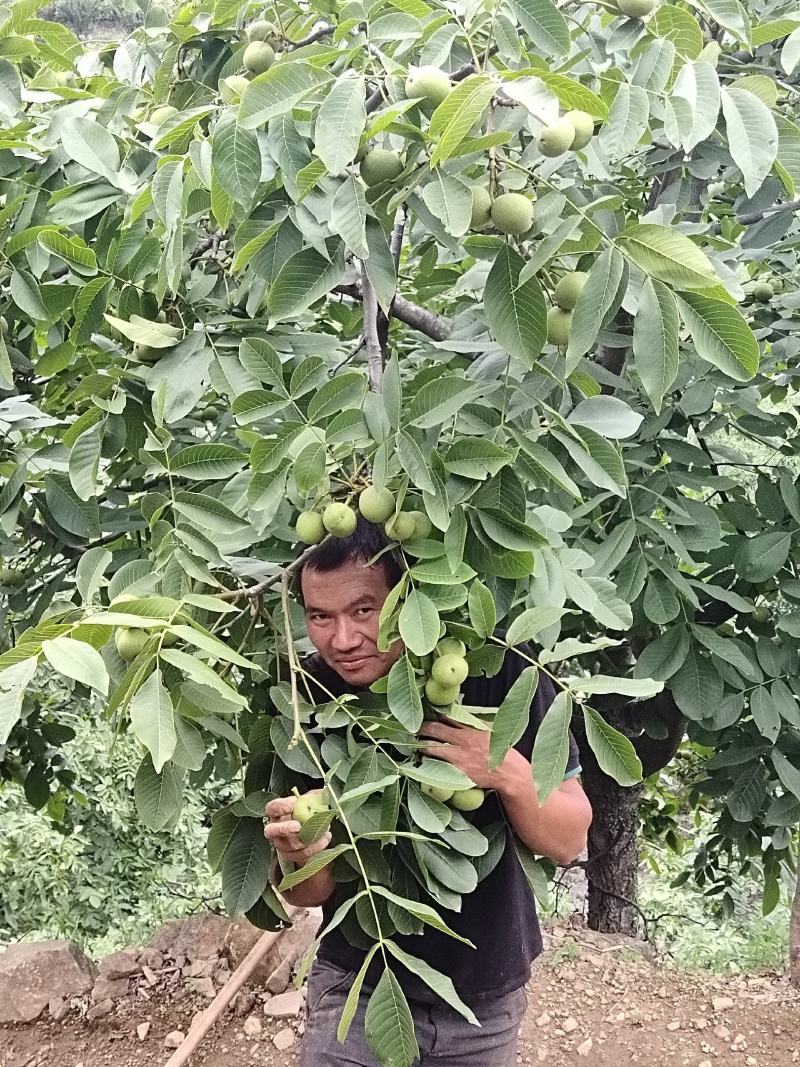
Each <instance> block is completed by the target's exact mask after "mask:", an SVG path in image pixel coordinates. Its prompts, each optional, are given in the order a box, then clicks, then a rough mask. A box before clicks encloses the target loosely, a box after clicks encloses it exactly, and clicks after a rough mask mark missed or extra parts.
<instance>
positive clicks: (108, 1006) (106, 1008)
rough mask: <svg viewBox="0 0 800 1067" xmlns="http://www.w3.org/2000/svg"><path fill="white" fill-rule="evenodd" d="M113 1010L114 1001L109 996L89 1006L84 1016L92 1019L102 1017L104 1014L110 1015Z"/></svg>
mask: <svg viewBox="0 0 800 1067" xmlns="http://www.w3.org/2000/svg"><path fill="white" fill-rule="evenodd" d="M113 1010H114V1001H113V1000H112V999H111V997H108V998H107V999H106V1000H101V1001H100V1002H99V1004H94V1005H93V1006H92V1007H91V1008H89V1010H88V1012H87V1013H86V1018H87V1019H92V1020H94V1019H102V1018H103V1016H104V1015H110V1014H111V1012H112V1011H113Z"/></svg>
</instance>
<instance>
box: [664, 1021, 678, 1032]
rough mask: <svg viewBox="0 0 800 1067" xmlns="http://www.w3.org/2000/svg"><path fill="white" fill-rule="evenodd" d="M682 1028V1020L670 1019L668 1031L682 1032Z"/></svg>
mask: <svg viewBox="0 0 800 1067" xmlns="http://www.w3.org/2000/svg"><path fill="white" fill-rule="evenodd" d="M680 1028H681V1021H680V1019H670V1021H669V1022H668V1023H667V1029H668V1030H671V1031H673V1032H674V1031H675V1030H680Z"/></svg>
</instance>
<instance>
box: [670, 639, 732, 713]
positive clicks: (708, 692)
mask: <svg viewBox="0 0 800 1067" xmlns="http://www.w3.org/2000/svg"><path fill="white" fill-rule="evenodd" d="M670 689H671V690H672V696H673V699H674V700H675V703H676V704H677V705H678V707H679V708H680V710H681V711H682V712H683V714H684V715H685V716H686V718H687V719H692V720H693V721H694V722H699V721H700V720H701V719H709V718H711V716H712V715H713V714H714V713H715V712H716V710H717V709H718V708H719V705H720V703H721V701H722V693H723V684H722V678H721V677H720V676H719V673H718V672H717V670H716V669H715V667H714V665H713V664H712V662H711V660H709V659H707V658H706V657H705V656H702V655H701V654H700V653H699V652H698V651H697V649H696V648H694V647H693V648H692V649H691V651H690V652H689V655H688V656H687V657H686V660H685V661H684V664H683V666H682V667H681V669H680V670H679V671H678V672H677V674H675V675H674V676H673V678H672V680H671V681H670Z"/></svg>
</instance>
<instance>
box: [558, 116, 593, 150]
mask: <svg viewBox="0 0 800 1067" xmlns="http://www.w3.org/2000/svg"><path fill="white" fill-rule="evenodd" d="M564 118H565V119H566V120H567V122H569V123H571V125H572V128H573V129H574V130H575V136H574V137H573V139H572V144H571V145H570V148H573V149H577V148H585V147H586V146H587V144H588V143H589V142H590V141H591V139H592V138H593V137H594V118H593V117H592V116H591V115H590V114H589V113H588V112H587V111H568V112H567V113H566V115H565V116H564Z"/></svg>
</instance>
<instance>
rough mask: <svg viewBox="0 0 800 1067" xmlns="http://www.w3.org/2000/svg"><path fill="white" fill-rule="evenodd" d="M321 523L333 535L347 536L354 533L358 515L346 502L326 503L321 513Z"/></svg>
mask: <svg viewBox="0 0 800 1067" xmlns="http://www.w3.org/2000/svg"><path fill="white" fill-rule="evenodd" d="M322 525H323V526H324V527H325V529H326V530H327V531H328V533H329V534H332V535H333V536H334V537H349V536H350V534H352V533H355V529H356V526H357V525H358V517H357V515H356V513H355V512H354V511H353V509H352V508H351V507H348V505H347V504H337V503H334V504H328V506H327V507H326V508H325V510H324V511H323V513H322Z"/></svg>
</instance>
